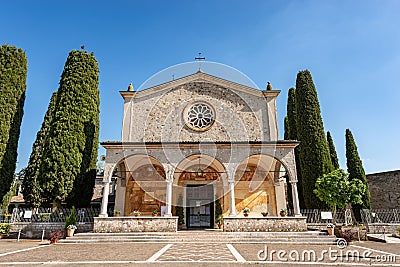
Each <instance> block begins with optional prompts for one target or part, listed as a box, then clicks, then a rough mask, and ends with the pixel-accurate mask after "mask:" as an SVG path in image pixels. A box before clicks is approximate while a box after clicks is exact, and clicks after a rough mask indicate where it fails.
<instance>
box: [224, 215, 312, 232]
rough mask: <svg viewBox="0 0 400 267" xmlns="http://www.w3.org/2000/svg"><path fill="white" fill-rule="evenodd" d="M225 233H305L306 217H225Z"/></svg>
mask: <svg viewBox="0 0 400 267" xmlns="http://www.w3.org/2000/svg"><path fill="white" fill-rule="evenodd" d="M224 231H225V232H305V231H307V223H306V217H263V218H248V217H247V218H246V217H225V218H224Z"/></svg>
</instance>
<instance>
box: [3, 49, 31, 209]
mask: <svg viewBox="0 0 400 267" xmlns="http://www.w3.org/2000/svg"><path fill="white" fill-rule="evenodd" d="M27 65H28V64H27V59H26V55H25V52H24V51H22V49H20V48H16V47H15V46H8V45H6V44H3V45H2V46H1V47H0V202H1V200H2V199H3V197H4V195H5V194H7V192H8V191H9V189H10V187H11V185H12V182H13V179H14V172H15V168H16V164H17V148H18V139H19V135H20V127H21V122H22V116H23V114H24V102H25V91H26V74H27V68H28V67H27Z"/></svg>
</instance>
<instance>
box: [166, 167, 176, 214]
mask: <svg viewBox="0 0 400 267" xmlns="http://www.w3.org/2000/svg"><path fill="white" fill-rule="evenodd" d="M164 168H165V176H166V182H167V189H166V194H165V202H166V204H167V210H166V212H165V215H164V216H165V217H171V216H172V184H173V182H174V168H173V166H171V165H170V164H166V165H164Z"/></svg>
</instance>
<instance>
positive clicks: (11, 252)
mask: <svg viewBox="0 0 400 267" xmlns="http://www.w3.org/2000/svg"><path fill="white" fill-rule="evenodd" d="M48 246H49V245H42V246H38V247H32V248H25V249H19V250H14V251H10V252H6V253H3V254H0V257H2V256H7V255H11V254H14V253H18V252H24V251H29V250H34V249H37V248H42V247H48Z"/></svg>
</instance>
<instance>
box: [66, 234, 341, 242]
mask: <svg viewBox="0 0 400 267" xmlns="http://www.w3.org/2000/svg"><path fill="white" fill-rule="evenodd" d="M106 242H111V243H112V242H157V243H193V242H195V243H261V242H268V243H302V244H303V243H304V244H334V243H335V242H336V238H335V237H332V236H328V235H326V233H322V232H301V233H299V232H290V233H289V232H288V233H286V232H273V233H272V232H267V233H266V232H263V233H260V232H239V233H226V232H209V231H204V232H192V233H190V231H187V232H177V233H79V234H76V235H75V236H73V237H68V238H67V239H63V240H60V243H106Z"/></svg>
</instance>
